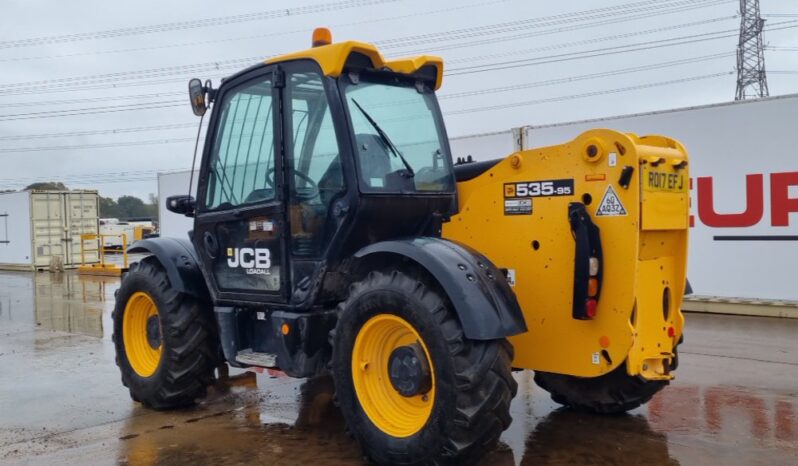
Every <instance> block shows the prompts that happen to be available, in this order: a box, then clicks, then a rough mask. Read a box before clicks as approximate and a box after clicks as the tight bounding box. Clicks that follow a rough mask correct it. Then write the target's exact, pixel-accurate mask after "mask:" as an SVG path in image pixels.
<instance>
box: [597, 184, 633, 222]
mask: <svg viewBox="0 0 798 466" xmlns="http://www.w3.org/2000/svg"><path fill="white" fill-rule="evenodd" d="M624 215H626V209H625V208H624V207H623V204H621V199H620V198H619V197H618V195H617V194H616V193H615V190H614V189H612V185H609V186H607V191H606V192H605V193H604V197H603V198H602V199H601V204H599V206H598V209H596V216H597V217H621V216H624Z"/></svg>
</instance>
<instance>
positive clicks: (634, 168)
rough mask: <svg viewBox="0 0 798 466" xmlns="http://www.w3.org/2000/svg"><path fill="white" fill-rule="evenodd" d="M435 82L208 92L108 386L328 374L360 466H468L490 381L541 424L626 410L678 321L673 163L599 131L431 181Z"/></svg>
mask: <svg viewBox="0 0 798 466" xmlns="http://www.w3.org/2000/svg"><path fill="white" fill-rule="evenodd" d="M442 77H443V62H442V60H441V59H440V58H438V57H434V56H427V55H424V56H419V57H413V58H407V59H397V60H386V59H385V58H383V56H382V55H381V54H380V52H379V51H378V50H377V49H376V48H375V47H374V46H373V45H370V44H366V43H360V42H341V43H332V41H331V38H330V35H329V31H327V30H324V29H319V30H317V32H316V33H314V40H313V48H311V49H309V50H305V51H301V52H297V53H293V54H290V55H284V56H280V57H277V58H273V59H270V60H267V61H266V62H265V63H262V64H259V65H257V66H253V67H251V68H249V69H246V70H243V71H240V72H238V73H236V74H234V75H232V76H230V77H229V78H227V79H225V80H223V81H222V84H221V85H220V86H219V88H218V89H213V88H212V87H211V86H210V84H209V83H207V82H206V83H205V84H204V85H203V84H202V83H201V82H200V81H199V80H192V81H191V82H190V83H189V93H190V99H191V105H192V107H193V110H194V113H195V114H197V115H204V114H205V112H206V109H207V108H208V107H213V111H212V112H211V114H210V115H211V116H210V122H209V126H208V129H207V136H206V138H205V145H204V150H203V153H202V159H201V160H202V161H201V167H200V170H199V178H198V191H197V197H196V200H195V199H194V198H193V197H191V196H174V197H170V198H169V199H167V200H166V202H167V207H168V209H169V210H170V211H172V212H176V213H180V214H185V215H187V216H190V217H193V218H194V229H193V231H192V232H191V234H190V235H189V236H190V238H187V239H173V238H157V239H147V240H143V241H139V242H137V243H135V244H134V245H133V247H132V248H131V250H130V252H146V253H149V254H150V255H149V256H147V257H146V258H145V259H143V260H141V261H140V262H138V263H136V264H133V265H132V266H131V267H130V269H129V271H127V273H126V274H125V276H124V278H123V280H122V284H121V288H120V289H119V292H118V294H117V298H116V299H117V300H116V307H115V310H114V342H115V345H116V350H117V363H118V365H119V367H120V369H121V372H122V382H123V383H124V384H125V385H126V386H127V387H128V388H129V389H130V394H131V396H132V398H133V399H134V400H137V401H141V402H142V403H144V404H145V405H146V406H149V407H152V408H155V409H165V408H172V407H178V406H184V405H188V404H191V403H194V402H195V400H197V399H198V398H199V397H202V396H203V395H204V394H205V391H206V387H207V386H208V385H209V384H211V383H212V382H213V380H214V375H215V368H216V367H217V366H218V365H220V364H221V363H222V362H223V361H226V363H227V364H229V365H231V366H235V367H253V366H257V367H265V368H275V369H279V370H282V371H284V372H285V373H286V374H288V375H289V376H293V377H311V376H314V375H318V374H323V373H331V374H332V377H333V379H334V383H335V389H336V397H337V401H338V403H339V405H340V408H341V411H342V412H343V415H344V417H345V419H346V423H347V425H348V427H349V429H350V431H351V432H352V434H353V435H354V436H355V438H356V439H357V440H358V441H359V442H360V445H361V446H362V448H363V450H364V453H365V455H366V456H367V457H368V458H370V459H371V460H373V461H375V462H377V463H381V464H386V463H392V464H393V463H398V464H427V463H436V464H441V463H454V464H461V463H471V462H474V461H476V460H477V459H478V458H479V457H480V456H481V455H483V454H484V453H485V451H486V450H487V449H488V448H490V447H491V446H492V445H494V444H495V443H496V442H497V440H498V438H499V436H500V434H501V433H502V431H504V430H505V429H506V428H507V427H508V426H509V425H510V421H511V418H510V411H509V409H510V401H511V400H512V398H513V396H514V395H515V394H516V389H517V384H516V382H515V380H514V379H513V377H512V371H513V370H522V369H531V370H534V371H535V380H536V381H537V383H538V384H539V385H540V386H541V387H543V388H544V389H546V390H548V391H549V392H551V396H552V398H553V399H554V400H555V401H556V402H558V403H561V404H563V405H567V406H571V407H577V408H584V409H588V410H592V411H595V412H599V413H618V412H623V411H626V410H629V409H632V408H635V407H637V406H640V405H641V404H643V403H645V402H647V401H648V400H649V399H650V398H651V397H652V395H654V394H655V393H656V392H657V391H658V390H660V389H661V388H662V387H663V386H665V385H666V384H667V383H668V381H669V380H670V379H671V378H672V377H673V376H672V371H673V370H674V369H675V368H676V365H677V356H676V347H677V344H678V343H679V341H680V337H681V335H682V327H683V323H684V319H683V317H682V313H681V312H680V305H681V300H682V295H683V292H684V287H685V268H686V251H687V249H686V248H687V231H688V191H687V184H688V169H687V164H688V160H687V154H686V152H685V150H684V148H683V147H682V146H681V145H680V144H679V143H678V142H676V141H674V140H672V139H668V138H666V137H660V136H649V137H637V136H635V135H632V134H622V133H619V132H615V131H609V130H595V131H588V132H586V133H584V134H582V135H581V136H579V137H577V138H576V139H575V140H573V141H571V142H568V143H566V144H563V145H559V146H552V147H545V148H540V149H530V150H525V151H521V152H517V153H514V154H510V155H509V156H507V157H505V158H503V159H497V160H492V161H487V162H467V161H460V162H458V163H453V160H452V157H451V154H450V151H449V143H448V140H447V136H446V130H445V128H444V124H443V119H442V116H441V111H440V109H439V107H438V103H437V100H436V97H435V91H436V90H437V89H438V88H440V86H441V81H442Z"/></svg>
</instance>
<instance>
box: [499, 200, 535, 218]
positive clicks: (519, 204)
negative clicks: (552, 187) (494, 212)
mask: <svg viewBox="0 0 798 466" xmlns="http://www.w3.org/2000/svg"><path fill="white" fill-rule="evenodd" d="M504 215H532V199H505V200H504Z"/></svg>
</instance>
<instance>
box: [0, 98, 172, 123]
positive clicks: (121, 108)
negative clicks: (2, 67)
mask: <svg viewBox="0 0 798 466" xmlns="http://www.w3.org/2000/svg"><path fill="white" fill-rule="evenodd" d="M184 105H185V102H184V101H183V100H165V101H161V102H148V103H143V104H132V105H106V106H101V107H86V108H77V109H69V110H51V111H47V112H29V113H15V114H8V115H0V121H18V120H33V119H39V118H57V117H65V116H80V115H95V114H98V113H117V112H131V111H139V110H153V109H159V108H169V107H182V106H184Z"/></svg>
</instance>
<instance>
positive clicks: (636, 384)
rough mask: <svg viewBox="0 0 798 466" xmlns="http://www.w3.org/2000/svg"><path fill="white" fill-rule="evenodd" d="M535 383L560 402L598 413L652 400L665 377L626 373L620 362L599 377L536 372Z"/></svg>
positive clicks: (555, 400) (619, 409) (611, 411)
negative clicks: (646, 377)
mask: <svg viewBox="0 0 798 466" xmlns="http://www.w3.org/2000/svg"><path fill="white" fill-rule="evenodd" d="M535 383H537V384H538V386H540V388H542V389H544V390H546V391H547V392H549V393H550V394H551V399H552V400H553V401H554V402H556V403H559V404H561V405H563V406H567V407H569V408H573V409H579V410H584V411H590V412H593V413H597V414H621V413H625V412H627V411H630V410H632V409H635V408H637V407H639V406H642V405H644V404H646V403H648V402H649V400H651V397H653V396H654V395H655V394H656V393H657V392H659V391H660V390H662V389H663V388H665V386H666V385H668V382H667V381H660V380H644V379H642V378H640V377H633V376H630V375H629V374H627V373H626V364H621V365H620V366H618V367H617V368H615V369H614V370H612V371H611V372H608V373H606V374H604V375H602V376H600V377H576V376H573V375H564V374H554V373H551V372H539V371H536V372H535Z"/></svg>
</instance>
